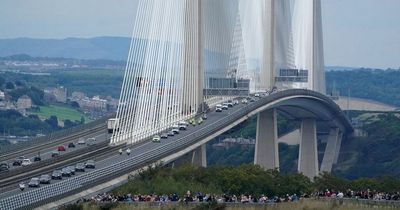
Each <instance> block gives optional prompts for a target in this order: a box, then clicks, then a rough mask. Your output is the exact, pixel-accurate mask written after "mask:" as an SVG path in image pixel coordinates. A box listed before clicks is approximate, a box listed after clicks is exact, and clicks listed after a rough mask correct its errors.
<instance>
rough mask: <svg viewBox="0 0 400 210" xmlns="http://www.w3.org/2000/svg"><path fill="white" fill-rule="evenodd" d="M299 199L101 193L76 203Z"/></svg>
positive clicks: (287, 198)
mask: <svg viewBox="0 0 400 210" xmlns="http://www.w3.org/2000/svg"><path fill="white" fill-rule="evenodd" d="M300 198H301V197H300V196H298V195H296V194H293V195H289V194H287V195H285V196H281V197H278V196H274V197H268V196H266V195H260V196H252V195H250V194H242V195H226V194H222V195H215V194H204V193H201V192H198V193H191V192H190V191H187V193H186V194H185V195H184V196H179V195H178V194H176V193H173V194H170V195H156V194H153V195H140V194H139V195H133V194H126V195H114V194H111V193H102V194H98V195H96V196H93V197H91V198H88V199H87V198H81V199H80V200H78V201H77V203H81V202H93V203H110V202H111V203H115V202H126V203H134V202H155V203H168V202H183V203H193V202H197V203H202V202H218V203H264V204H267V203H270V204H272V203H280V202H296V201H299V199H300Z"/></svg>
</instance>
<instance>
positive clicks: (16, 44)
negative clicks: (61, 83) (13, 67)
mask: <svg viewBox="0 0 400 210" xmlns="http://www.w3.org/2000/svg"><path fill="white" fill-rule="evenodd" d="M130 42H131V38H128V37H95V38H66V39H32V38H17V39H0V57H7V56H11V55H16V54H27V55H30V56H32V57H58V58H61V57H63V58H76V59H107V60H126V58H127V56H128V51H129V45H130Z"/></svg>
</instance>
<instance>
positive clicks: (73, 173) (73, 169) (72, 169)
mask: <svg viewBox="0 0 400 210" xmlns="http://www.w3.org/2000/svg"><path fill="white" fill-rule="evenodd" d="M67 168H68V169H69V170H70V171H71V174H72V175H75V170H76V169H75V166H68V167H67Z"/></svg>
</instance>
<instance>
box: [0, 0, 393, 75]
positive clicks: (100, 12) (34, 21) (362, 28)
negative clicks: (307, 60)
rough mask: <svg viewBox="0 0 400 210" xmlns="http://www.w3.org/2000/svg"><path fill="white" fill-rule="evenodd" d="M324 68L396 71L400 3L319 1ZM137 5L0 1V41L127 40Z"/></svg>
mask: <svg viewBox="0 0 400 210" xmlns="http://www.w3.org/2000/svg"><path fill="white" fill-rule="evenodd" d="M321 1H322V16H323V32H324V48H325V50H324V51H325V64H326V65H327V66H350V67H370V68H383V69H386V68H396V69H397V68H399V67H400V12H399V11H400V0H321ZM137 3H138V0H0V38H17V37H30V38H66V37H95V36H125V37H130V36H131V33H132V26H133V22H134V18H135V15H136V7H137Z"/></svg>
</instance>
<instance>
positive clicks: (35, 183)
mask: <svg viewBox="0 0 400 210" xmlns="http://www.w3.org/2000/svg"><path fill="white" fill-rule="evenodd" d="M39 184H40V182H39V178H37V177H34V178H32V179H31V181H29V183H28V187H39Z"/></svg>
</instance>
